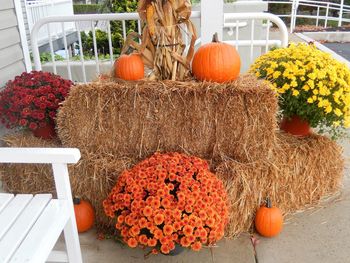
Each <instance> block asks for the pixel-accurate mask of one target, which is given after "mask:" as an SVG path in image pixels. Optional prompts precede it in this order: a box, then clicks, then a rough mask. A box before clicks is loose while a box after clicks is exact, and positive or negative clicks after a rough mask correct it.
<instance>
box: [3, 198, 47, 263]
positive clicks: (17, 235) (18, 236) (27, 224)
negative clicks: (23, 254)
mask: <svg viewBox="0 0 350 263" xmlns="http://www.w3.org/2000/svg"><path fill="white" fill-rule="evenodd" d="M51 198H52V195H51V194H40V195H36V196H34V198H33V199H32V200H31V201H30V203H29V204H28V205H27V206H26V208H25V209H24V211H23V212H22V213H21V214H20V215H19V217H18V218H17V220H16V221H15V222H14V224H13V225H12V227H11V228H10V229H9V230H8V231H7V232H6V234H5V235H4V236H3V238H2V239H1V240H0V262H8V260H9V259H10V258H11V255H12V254H13V253H14V252H15V250H16V249H17V248H18V247H19V245H20V244H21V242H22V240H23V239H24V238H25V237H26V235H27V233H28V232H29V230H30V229H31V227H32V226H33V225H34V223H35V222H36V220H37V219H38V217H39V216H40V214H41V212H42V211H43V210H44V209H45V207H46V205H47V204H48V203H49V201H50V200H51Z"/></svg>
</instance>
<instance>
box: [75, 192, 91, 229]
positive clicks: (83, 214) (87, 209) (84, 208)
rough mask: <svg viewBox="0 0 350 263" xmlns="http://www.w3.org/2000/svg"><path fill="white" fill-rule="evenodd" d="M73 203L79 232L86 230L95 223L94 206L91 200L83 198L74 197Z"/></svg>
mask: <svg viewBox="0 0 350 263" xmlns="http://www.w3.org/2000/svg"><path fill="white" fill-rule="evenodd" d="M73 203H74V213H75V219H76V222H77V227H78V232H79V233H82V232H86V231H88V230H89V229H90V228H92V226H93V225H94V222H95V212H94V208H93V207H92V205H91V204H90V203H89V202H87V201H85V200H81V199H80V198H74V199H73Z"/></svg>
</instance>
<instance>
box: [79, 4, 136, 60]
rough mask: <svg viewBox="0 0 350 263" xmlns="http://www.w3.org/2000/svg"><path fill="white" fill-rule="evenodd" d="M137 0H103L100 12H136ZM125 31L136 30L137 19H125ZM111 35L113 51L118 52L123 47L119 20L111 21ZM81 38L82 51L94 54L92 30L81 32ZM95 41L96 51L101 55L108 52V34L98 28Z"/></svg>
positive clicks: (90, 54)
mask: <svg viewBox="0 0 350 263" xmlns="http://www.w3.org/2000/svg"><path fill="white" fill-rule="evenodd" d="M137 3H138V1H137V0H105V1H104V3H103V4H102V5H100V11H101V12H108V13H126V12H127V13H129V12H136V10H137ZM125 25H126V33H127V34H128V33H130V32H134V31H137V21H126V22H125ZM111 37H112V46H113V53H114V54H119V53H120V51H121V49H122V47H123V43H124V40H123V27H122V22H121V21H111ZM81 39H82V44H83V50H84V53H87V55H89V56H93V55H94V45H93V38H92V32H91V31H90V32H89V33H87V34H86V33H85V32H81ZM96 43H97V47H98V53H99V54H102V55H106V54H109V44H108V34H107V33H106V32H104V31H101V30H99V29H97V30H96Z"/></svg>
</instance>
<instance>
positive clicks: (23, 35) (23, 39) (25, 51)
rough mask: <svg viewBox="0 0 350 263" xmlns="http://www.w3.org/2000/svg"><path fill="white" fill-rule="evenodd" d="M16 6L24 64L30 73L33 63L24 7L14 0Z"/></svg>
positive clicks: (18, 0)
mask: <svg viewBox="0 0 350 263" xmlns="http://www.w3.org/2000/svg"><path fill="white" fill-rule="evenodd" d="M14 4H15V10H16V15H17V23H18V30H19V34H20V38H21V45H22V51H23V57H24V64H25V67H26V71H27V72H30V71H32V62H31V61H30V55H29V47H28V39H27V34H26V29H25V25H24V18H23V13H22V6H21V2H20V0H14Z"/></svg>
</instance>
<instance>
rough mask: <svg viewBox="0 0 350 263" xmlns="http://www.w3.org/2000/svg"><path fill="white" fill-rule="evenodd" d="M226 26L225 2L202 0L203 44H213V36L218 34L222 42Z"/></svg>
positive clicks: (221, 0) (220, 0)
mask: <svg viewBox="0 0 350 263" xmlns="http://www.w3.org/2000/svg"><path fill="white" fill-rule="evenodd" d="M223 26H224V1H223V0H216V1H213V0H202V1H201V43H202V45H203V44H206V43H209V42H211V40H212V38H213V35H214V34H215V33H218V35H219V39H220V40H222V30H223Z"/></svg>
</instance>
